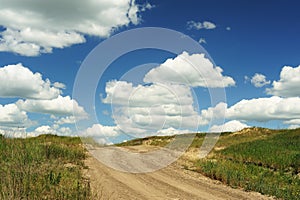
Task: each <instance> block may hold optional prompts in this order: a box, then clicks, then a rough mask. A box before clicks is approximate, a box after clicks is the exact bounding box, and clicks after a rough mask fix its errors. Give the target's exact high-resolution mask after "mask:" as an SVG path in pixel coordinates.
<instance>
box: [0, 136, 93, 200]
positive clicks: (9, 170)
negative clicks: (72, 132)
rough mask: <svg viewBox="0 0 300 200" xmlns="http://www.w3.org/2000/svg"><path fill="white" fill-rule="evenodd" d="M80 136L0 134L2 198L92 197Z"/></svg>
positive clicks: (0, 197) (0, 192) (0, 191)
mask: <svg viewBox="0 0 300 200" xmlns="http://www.w3.org/2000/svg"><path fill="white" fill-rule="evenodd" d="M85 158H86V152H85V149H84V148H83V146H82V145H81V141H80V139H79V138H74V137H73V138H72V137H58V136H51V135H42V136H39V137H36V138H28V139H11V138H4V137H2V136H1V137H0V166H1V168H0V177H1V179H0V199H5V200H6V199H90V198H91V192H90V186H89V180H87V179H85V178H84V177H83V174H82V169H83V168H85V166H84V162H83V161H84V159H85Z"/></svg>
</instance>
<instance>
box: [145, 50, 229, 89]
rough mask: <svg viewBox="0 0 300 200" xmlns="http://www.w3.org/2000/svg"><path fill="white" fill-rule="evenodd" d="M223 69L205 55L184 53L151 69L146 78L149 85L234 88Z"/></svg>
mask: <svg viewBox="0 0 300 200" xmlns="http://www.w3.org/2000/svg"><path fill="white" fill-rule="evenodd" d="M222 72H223V69H222V68H220V67H214V65H213V63H212V62H211V61H210V60H209V59H207V58H205V55H204V54H192V55H189V54H188V53H187V52H183V53H182V54H181V55H179V56H177V57H176V58H174V59H167V60H166V61H165V62H164V63H163V64H161V65H160V66H158V67H156V68H153V69H151V70H150V71H149V72H148V73H147V74H146V75H145V77H144V82H147V83H173V84H174V83H175V84H176V83H177V84H186V85H189V86H193V87H196V86H199V87H207V88H224V87H229V86H234V85H235V81H234V80H233V78H231V77H229V76H223V74H222Z"/></svg>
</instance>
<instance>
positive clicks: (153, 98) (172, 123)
mask: <svg viewBox="0 0 300 200" xmlns="http://www.w3.org/2000/svg"><path fill="white" fill-rule="evenodd" d="M106 94H107V96H106V98H105V99H103V100H102V101H103V102H104V103H107V104H110V103H111V104H112V106H113V117H114V120H115V123H116V124H117V125H118V126H119V128H120V129H122V131H124V132H129V133H133V134H143V133H144V132H147V131H148V132H152V133H153V132H156V131H157V130H159V129H164V128H165V129H167V128H170V127H173V128H192V127H197V125H198V124H207V123H208V122H207V121H201V119H200V118H199V116H198V113H197V111H196V109H195V108H194V107H193V103H194V99H193V97H192V93H191V90H190V88H189V87H187V86H184V85H160V84H152V85H148V86H142V85H137V86H133V85H132V83H128V82H125V81H111V82H108V83H107V85H106ZM198 120H199V121H198Z"/></svg>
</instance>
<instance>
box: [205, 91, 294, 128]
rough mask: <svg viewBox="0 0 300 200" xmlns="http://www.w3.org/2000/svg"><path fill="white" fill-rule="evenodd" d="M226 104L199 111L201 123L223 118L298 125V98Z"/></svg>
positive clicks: (263, 99) (277, 98) (271, 98)
mask: <svg viewBox="0 0 300 200" xmlns="http://www.w3.org/2000/svg"><path fill="white" fill-rule="evenodd" d="M227 107H228V106H227V104H226V103H223V102H221V103H219V104H217V105H216V106H215V107H210V108H207V109H204V110H202V111H201V115H200V118H201V119H202V121H209V119H211V118H212V116H214V117H215V118H216V119H221V118H223V117H224V115H225V118H226V119H231V120H239V121H256V122H266V121H271V120H284V123H285V124H298V122H300V121H299V119H300V98H299V97H290V98H281V97H277V96H273V97H269V98H257V99H249V100H247V99H243V100H241V101H239V102H238V103H236V104H234V105H232V106H231V107H228V108H227Z"/></svg>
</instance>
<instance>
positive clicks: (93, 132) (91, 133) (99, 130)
mask: <svg viewBox="0 0 300 200" xmlns="http://www.w3.org/2000/svg"><path fill="white" fill-rule="evenodd" d="M119 134H120V129H119V128H118V127H117V126H103V125H101V124H94V125H93V126H91V127H89V128H87V129H86V130H85V131H83V132H82V133H81V134H80V135H81V136H82V137H115V136H118V135H119Z"/></svg>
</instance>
